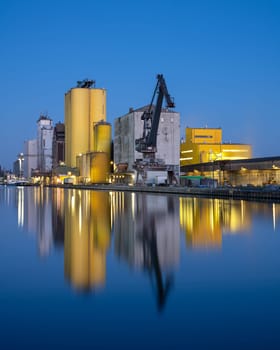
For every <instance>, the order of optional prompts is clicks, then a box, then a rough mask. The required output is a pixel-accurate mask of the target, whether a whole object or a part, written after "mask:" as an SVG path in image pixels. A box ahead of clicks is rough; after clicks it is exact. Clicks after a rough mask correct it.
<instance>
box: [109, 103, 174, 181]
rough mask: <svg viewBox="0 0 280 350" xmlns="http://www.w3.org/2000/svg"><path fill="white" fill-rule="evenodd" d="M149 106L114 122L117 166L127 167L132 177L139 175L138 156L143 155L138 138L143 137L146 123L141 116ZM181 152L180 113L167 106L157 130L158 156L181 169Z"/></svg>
mask: <svg viewBox="0 0 280 350" xmlns="http://www.w3.org/2000/svg"><path fill="white" fill-rule="evenodd" d="M147 108H148V107H146V106H145V107H142V108H139V109H135V110H134V109H132V108H131V109H130V110H129V112H128V113H127V114H125V115H123V116H121V117H118V118H116V119H115V121H114V163H115V169H116V170H118V169H121V168H122V167H124V168H126V170H127V173H129V172H130V173H131V175H132V176H135V170H134V169H133V166H134V163H135V161H136V159H138V158H141V157H142V154H141V153H139V152H137V151H136V149H135V141H136V139H139V138H141V137H142V133H143V123H144V122H143V120H142V119H141V117H142V115H143V113H144V111H145V110H147ZM179 155H180V114H179V113H178V112H174V111H171V110H169V109H164V108H163V109H162V110H161V114H160V120H159V126H158V133H157V152H156V158H157V159H162V160H164V162H165V164H169V165H173V166H176V167H177V168H178V169H179V164H180V159H179V158H180V157H179Z"/></svg>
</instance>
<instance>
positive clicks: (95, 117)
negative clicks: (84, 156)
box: [89, 89, 106, 151]
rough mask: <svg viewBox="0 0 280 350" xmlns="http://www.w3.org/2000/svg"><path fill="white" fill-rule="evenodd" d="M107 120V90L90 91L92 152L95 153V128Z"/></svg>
mask: <svg viewBox="0 0 280 350" xmlns="http://www.w3.org/2000/svg"><path fill="white" fill-rule="evenodd" d="M101 120H104V121H105V120H106V90H105V89H90V121H89V122H90V135H89V137H90V148H89V150H90V151H94V134H93V126H94V125H95V124H96V123H97V122H99V121H101Z"/></svg>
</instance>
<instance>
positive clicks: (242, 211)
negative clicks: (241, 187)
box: [240, 200, 244, 224]
mask: <svg viewBox="0 0 280 350" xmlns="http://www.w3.org/2000/svg"><path fill="white" fill-rule="evenodd" d="M240 204H241V223H242V224H243V222H244V201H243V200H241V201H240Z"/></svg>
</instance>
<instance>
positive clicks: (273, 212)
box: [272, 203, 276, 231]
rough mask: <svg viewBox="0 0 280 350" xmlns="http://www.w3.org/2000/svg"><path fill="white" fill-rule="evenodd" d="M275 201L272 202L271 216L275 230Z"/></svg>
mask: <svg viewBox="0 0 280 350" xmlns="http://www.w3.org/2000/svg"><path fill="white" fill-rule="evenodd" d="M275 209H276V208H275V203H273V204H272V217H273V230H274V231H275V227H276V210H275Z"/></svg>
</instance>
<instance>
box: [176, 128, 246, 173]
mask: <svg viewBox="0 0 280 350" xmlns="http://www.w3.org/2000/svg"><path fill="white" fill-rule="evenodd" d="M251 157H252V147H251V145H248V144H238V143H222V129H221V128H189V127H187V128H186V140H185V142H182V143H181V145H180V166H181V167H182V166H185V165H191V164H199V163H207V162H213V161H217V160H236V159H248V158H251Z"/></svg>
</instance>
